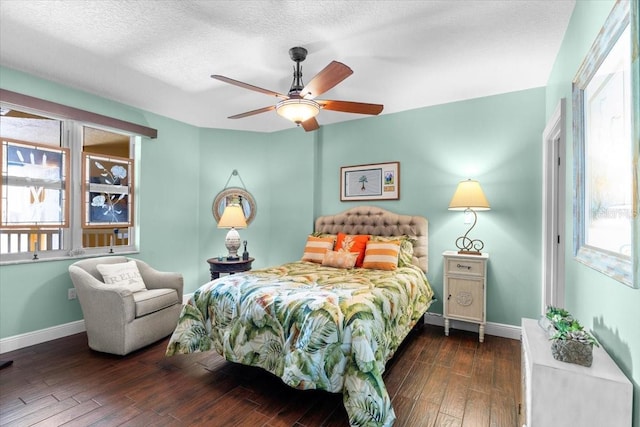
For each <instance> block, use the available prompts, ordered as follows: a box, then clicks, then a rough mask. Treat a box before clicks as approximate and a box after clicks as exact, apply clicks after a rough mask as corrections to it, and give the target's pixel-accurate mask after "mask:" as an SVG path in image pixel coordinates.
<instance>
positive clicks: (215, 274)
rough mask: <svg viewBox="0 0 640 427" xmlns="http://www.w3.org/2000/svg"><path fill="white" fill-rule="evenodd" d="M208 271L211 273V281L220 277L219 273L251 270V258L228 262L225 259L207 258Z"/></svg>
mask: <svg viewBox="0 0 640 427" xmlns="http://www.w3.org/2000/svg"><path fill="white" fill-rule="evenodd" d="M207 262H208V263H209V271H210V272H211V280H215V279H217V278H219V277H220V273H229V274H233V273H240V272H242V271H249V270H251V263H252V262H253V258H249V259H242V258H240V259H236V260H228V259H227V258H209V259H208V260H207Z"/></svg>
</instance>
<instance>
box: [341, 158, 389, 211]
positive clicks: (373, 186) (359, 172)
mask: <svg viewBox="0 0 640 427" xmlns="http://www.w3.org/2000/svg"><path fill="white" fill-rule="evenodd" d="M399 198H400V162H388V163H372V164H365V165H355V166H343V167H341V168H340V200H341V201H343V202H349V201H362V200H398V199H399Z"/></svg>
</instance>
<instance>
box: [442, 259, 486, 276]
mask: <svg viewBox="0 0 640 427" xmlns="http://www.w3.org/2000/svg"><path fill="white" fill-rule="evenodd" d="M446 260H447V264H446V266H445V268H446V272H447V273H449V274H464V275H465V276H467V275H469V276H484V266H485V262H484V260H482V259H478V260H470V259H468V258H465V259H461V258H446Z"/></svg>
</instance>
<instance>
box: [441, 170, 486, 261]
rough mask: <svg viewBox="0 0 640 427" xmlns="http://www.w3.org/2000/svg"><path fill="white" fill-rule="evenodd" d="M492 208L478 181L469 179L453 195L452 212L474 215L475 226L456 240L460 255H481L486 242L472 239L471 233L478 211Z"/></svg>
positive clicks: (462, 182)
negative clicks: (469, 235)
mask: <svg viewBox="0 0 640 427" xmlns="http://www.w3.org/2000/svg"><path fill="white" fill-rule="evenodd" d="M490 209H491V207H490V206H489V202H488V201H487V198H486V197H485V195H484V192H483V191H482V187H480V183H479V182H478V181H474V180H472V179H468V180H466V181H460V183H459V184H458V188H456V192H455V193H454V194H453V198H452V199H451V202H449V210H450V211H464V212H465V213H467V212H472V213H473V224H472V225H471V227H470V228H469V229H468V230H467V232H466V233H464V236H460V237H458V238H457V239H456V247H457V248H458V253H459V254H467V255H480V254H481V252H480V251H481V250H482V248H484V242H483V241H482V240H480V239H470V238H469V237H467V236H468V234H469V232H470V231H471V230H472V229H473V227H475V226H476V222H478V215H477V214H476V211H488V210H490Z"/></svg>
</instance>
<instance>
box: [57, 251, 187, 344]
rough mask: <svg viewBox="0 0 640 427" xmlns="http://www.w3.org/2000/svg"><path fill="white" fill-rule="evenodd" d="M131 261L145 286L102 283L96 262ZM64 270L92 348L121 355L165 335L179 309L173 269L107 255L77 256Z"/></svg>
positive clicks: (180, 279)
mask: <svg viewBox="0 0 640 427" xmlns="http://www.w3.org/2000/svg"><path fill="white" fill-rule="evenodd" d="M131 260H134V261H135V263H136V265H137V267H138V270H139V271H140V276H142V280H143V281H144V285H145V287H146V289H144V290H141V291H138V292H132V291H131V290H130V289H127V288H126V287H125V286H121V285H114V284H106V283H104V280H103V277H102V275H101V274H100V272H99V271H98V268H97V267H96V266H97V265H100V264H118V263H126V262H128V261H131ZM69 275H70V276H71V281H72V282H73V286H74V287H75V288H76V293H77V295H78V300H79V302H80V307H81V308H82V314H83V315H84V321H85V327H86V330H87V337H88V341H89V347H90V348H92V349H93V350H96V351H101V352H105V353H112V354H117V355H125V354H128V353H130V352H132V351H134V350H137V349H139V348H141V347H144V346H146V345H149V344H151V343H153V342H155V341H158V340H159V339H161V338H164V337H166V336H167V335H170V334H171V333H172V332H173V330H174V329H175V327H176V324H177V322H178V316H179V314H180V311H181V309H182V289H183V277H182V275H181V274H179V273H168V272H161V271H157V270H155V269H153V268H152V267H150V266H149V265H148V264H147V263H145V262H143V261H140V260H138V259H133V258H127V257H124V256H108V257H99V258H90V259H84V260H81V261H77V262H75V263H73V264H72V265H70V266H69Z"/></svg>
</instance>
